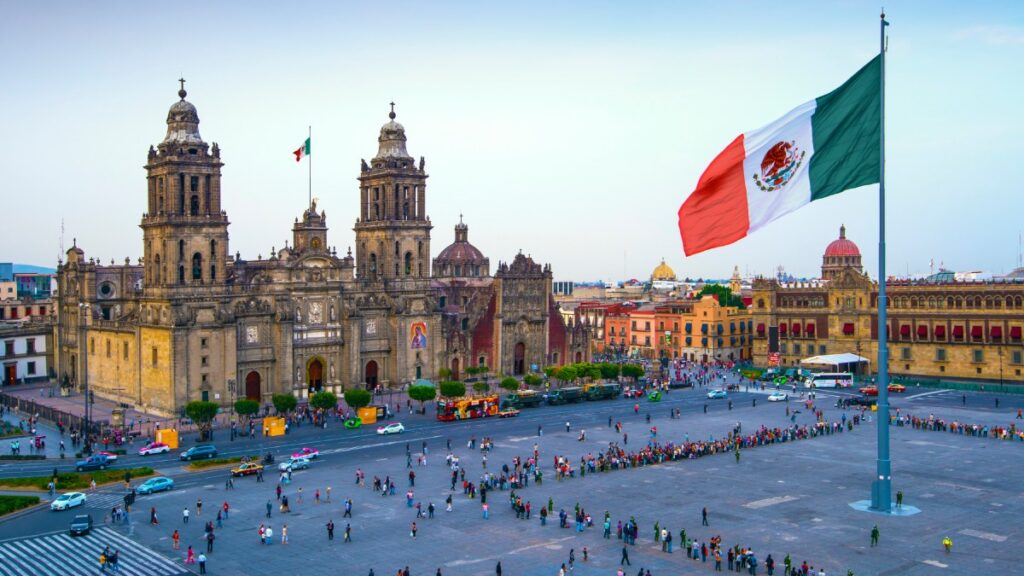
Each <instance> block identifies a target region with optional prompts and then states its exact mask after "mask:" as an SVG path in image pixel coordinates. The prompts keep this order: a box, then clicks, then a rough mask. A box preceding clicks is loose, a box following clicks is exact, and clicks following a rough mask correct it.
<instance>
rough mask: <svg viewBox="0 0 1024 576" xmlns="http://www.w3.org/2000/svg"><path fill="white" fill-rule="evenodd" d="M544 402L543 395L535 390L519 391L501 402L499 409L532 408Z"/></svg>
mask: <svg viewBox="0 0 1024 576" xmlns="http://www.w3.org/2000/svg"><path fill="white" fill-rule="evenodd" d="M543 402H544V395H542V394H541V393H540V392H537V391H536V390H519V391H517V392H513V393H511V394H509V395H508V396H505V398H504V399H503V400H502V401H501V407H502V408H505V409H508V408H534V407H536V406H540V405H541V403H543Z"/></svg>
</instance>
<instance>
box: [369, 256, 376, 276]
mask: <svg viewBox="0 0 1024 576" xmlns="http://www.w3.org/2000/svg"><path fill="white" fill-rule="evenodd" d="M376 273H377V255H376V254H370V274H376Z"/></svg>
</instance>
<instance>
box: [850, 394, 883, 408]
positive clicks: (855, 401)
mask: <svg viewBox="0 0 1024 576" xmlns="http://www.w3.org/2000/svg"><path fill="white" fill-rule="evenodd" d="M849 403H850V405H851V406H867V407H868V408H870V407H872V406H874V405H875V404H878V399H877V398H872V397H871V396H854V397H853V398H850V399H849Z"/></svg>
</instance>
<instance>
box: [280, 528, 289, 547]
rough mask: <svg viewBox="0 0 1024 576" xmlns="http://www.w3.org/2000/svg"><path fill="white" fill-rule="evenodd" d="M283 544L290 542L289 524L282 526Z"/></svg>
mask: <svg viewBox="0 0 1024 576" xmlns="http://www.w3.org/2000/svg"><path fill="white" fill-rule="evenodd" d="M281 544H288V525H287V524H284V525H282V526H281Z"/></svg>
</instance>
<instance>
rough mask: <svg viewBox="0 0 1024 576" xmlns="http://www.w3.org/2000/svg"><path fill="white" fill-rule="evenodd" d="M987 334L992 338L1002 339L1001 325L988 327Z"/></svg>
mask: <svg viewBox="0 0 1024 576" xmlns="http://www.w3.org/2000/svg"><path fill="white" fill-rule="evenodd" d="M988 335H989V337H990V338H992V339H993V340H1002V338H1003V327H1002V326H993V327H991V328H989V329H988Z"/></svg>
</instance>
